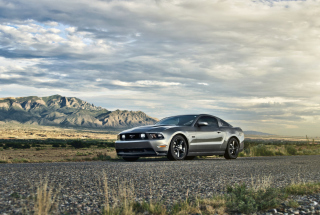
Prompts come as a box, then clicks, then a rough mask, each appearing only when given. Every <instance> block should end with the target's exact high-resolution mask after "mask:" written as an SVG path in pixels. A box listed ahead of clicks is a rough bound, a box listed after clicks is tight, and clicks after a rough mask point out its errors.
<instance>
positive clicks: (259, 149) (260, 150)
mask: <svg viewBox="0 0 320 215" xmlns="http://www.w3.org/2000/svg"><path fill="white" fill-rule="evenodd" d="M252 151H253V154H254V155H255V156H274V152H273V151H270V150H269V149H268V148H267V146H266V145H264V144H259V145H257V146H254V147H253V148H252Z"/></svg>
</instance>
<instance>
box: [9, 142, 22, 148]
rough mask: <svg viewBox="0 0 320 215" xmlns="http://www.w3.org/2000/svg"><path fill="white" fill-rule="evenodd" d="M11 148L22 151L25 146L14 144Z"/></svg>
mask: <svg viewBox="0 0 320 215" xmlns="http://www.w3.org/2000/svg"><path fill="white" fill-rule="evenodd" d="M11 147H12V148H13V149H22V148H23V145H22V144H21V143H13V144H12V146H11Z"/></svg>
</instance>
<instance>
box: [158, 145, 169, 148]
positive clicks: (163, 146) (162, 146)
mask: <svg viewBox="0 0 320 215" xmlns="http://www.w3.org/2000/svg"><path fill="white" fill-rule="evenodd" d="M165 147H167V146H166V145H161V146H158V148H165Z"/></svg>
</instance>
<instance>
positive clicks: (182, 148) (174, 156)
mask: <svg viewBox="0 0 320 215" xmlns="http://www.w3.org/2000/svg"><path fill="white" fill-rule="evenodd" d="M187 154H188V144H187V141H186V139H185V138H184V137H183V136H182V135H179V134H178V135H176V136H174V137H173V138H172V140H171V142H170V147H169V152H168V156H167V157H168V159H169V160H171V161H179V160H184V159H185V158H186V157H187Z"/></svg>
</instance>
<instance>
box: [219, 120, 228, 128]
mask: <svg viewBox="0 0 320 215" xmlns="http://www.w3.org/2000/svg"><path fill="white" fill-rule="evenodd" d="M220 122H221V125H222V126H225V127H230V124H229V123H226V122H225V121H223V120H222V119H220Z"/></svg>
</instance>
